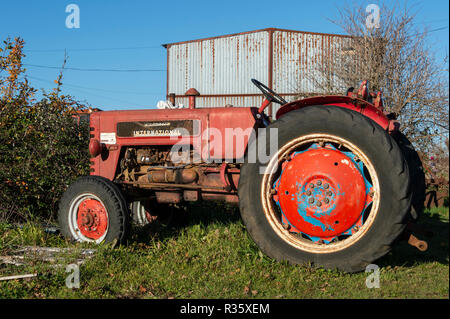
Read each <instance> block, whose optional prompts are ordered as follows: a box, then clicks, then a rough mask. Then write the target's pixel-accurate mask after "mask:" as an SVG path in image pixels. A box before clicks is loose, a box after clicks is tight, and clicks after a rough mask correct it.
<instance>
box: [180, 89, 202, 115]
mask: <svg viewBox="0 0 450 319" xmlns="http://www.w3.org/2000/svg"><path fill="white" fill-rule="evenodd" d="M184 95H187V96H188V97H189V108H190V109H191V110H193V109H195V97H196V96H199V95H200V93H198V91H197V90H196V89H194V88H190V89H189V90H187V91H186V93H184Z"/></svg>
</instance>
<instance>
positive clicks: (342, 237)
mask: <svg viewBox="0 0 450 319" xmlns="http://www.w3.org/2000/svg"><path fill="white" fill-rule="evenodd" d="M266 133H267V134H261V135H260V136H259V137H258V138H257V139H256V141H255V142H254V143H251V144H250V145H249V151H248V154H259V153H258V151H259V149H258V151H257V148H258V147H257V145H258V144H261V143H264V144H265V150H268V149H270V144H271V143H272V140H273V139H272V138H269V135H271V134H277V140H278V150H277V151H276V152H275V154H271V156H270V157H269V158H270V159H269V161H268V162H262V160H261V159H259V158H258V157H256V158H257V161H256V163H251V162H249V158H250V157H249V156H248V157H247V161H246V163H245V164H244V165H243V167H242V170H241V177H240V180H239V201H240V210H241V215H242V219H243V221H244V223H245V225H246V227H247V230H248V231H249V233H250V236H251V237H252V238H253V240H254V241H255V242H256V244H257V245H258V246H259V247H260V249H261V250H262V251H263V252H264V253H266V254H267V255H268V256H270V257H273V258H275V259H277V260H287V261H289V262H291V263H295V264H305V263H309V264H313V265H315V266H321V267H325V268H328V269H333V268H337V269H340V270H343V271H347V272H356V271H361V270H364V269H365V267H366V266H367V265H368V264H370V263H372V262H373V261H374V260H376V259H378V258H380V257H381V256H383V255H385V254H386V253H387V252H388V251H389V250H390V248H391V246H392V244H393V243H394V241H395V240H396V239H397V238H398V237H399V235H400V234H401V233H402V232H403V230H404V228H405V226H406V218H405V216H407V215H408V214H409V212H410V206H411V192H410V185H409V183H410V180H409V172H408V167H407V164H406V162H405V159H404V157H403V155H402V152H401V150H400V149H399V147H398V145H397V143H395V141H394V140H393V139H392V138H391V137H390V136H389V135H388V134H387V133H386V132H385V131H384V130H383V129H382V128H381V127H380V126H378V125H377V124H376V123H374V122H373V121H371V120H370V119H368V118H366V117H364V116H363V115H361V114H359V113H357V112H354V111H351V110H347V109H343V108H339V107H335V106H310V107H306V108H304V109H300V110H296V111H293V112H291V113H289V114H287V115H285V116H283V117H282V118H281V119H279V120H278V121H276V122H274V123H272V124H271V125H270V126H269V127H268V128H267V130H266ZM254 152H255V153H254Z"/></svg>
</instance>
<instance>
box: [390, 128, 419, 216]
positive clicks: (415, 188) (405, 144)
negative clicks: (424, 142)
mask: <svg viewBox="0 0 450 319" xmlns="http://www.w3.org/2000/svg"><path fill="white" fill-rule="evenodd" d="M393 137H394V139H395V140H396V142H397V144H398V146H399V147H400V149H401V151H402V153H403V156H404V157H405V160H406V162H407V163H408V169H409V177H410V180H411V192H412V203H411V219H412V220H413V221H417V219H418V218H419V217H420V216H421V215H422V213H423V210H424V207H425V197H426V196H425V194H426V182H425V172H424V170H423V165H422V161H421V159H420V156H419V154H418V153H417V152H416V150H415V149H414V146H413V145H412V144H411V142H410V141H409V140H408V138H407V137H406V136H405V135H404V134H403V133H401V132H397V133H396V134H395V135H394V136H393Z"/></svg>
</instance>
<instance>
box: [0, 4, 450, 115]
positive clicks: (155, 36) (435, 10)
mask: <svg viewBox="0 0 450 319" xmlns="http://www.w3.org/2000/svg"><path fill="white" fill-rule="evenodd" d="M71 3H74V4H77V5H78V6H79V8H80V28H78V29H68V28H67V27H66V25H65V21H66V17H67V16H68V15H69V13H66V12H65V9H66V6H67V5H69V4H71ZM343 3H344V2H343V1H337V0H321V1H310V0H309V1H303V0H297V1H273V0H272V1H265V0H260V1H242V0H241V1H234V0H228V1H213V0H210V1H176V0H172V1H153V0H148V1H138V0H135V1H133V0H129V1H112V0H110V1H100V0H96V1H94V0H90V1H86V0H69V1H63V0H46V1H44V0H43V1H25V0H16V1H7V2H4V3H2V6H1V11H0V39H1V40H4V39H5V38H6V37H8V36H9V37H12V38H13V37H16V36H20V37H22V38H23V39H24V40H25V41H26V46H25V49H26V52H25V53H26V54H27V56H26V58H25V60H24V63H26V64H28V65H30V64H32V65H44V66H60V65H61V64H62V62H63V58H64V49H67V51H68V55H69V59H68V63H67V65H66V66H67V67H73V68H95V69H157V70H165V69H166V50H165V49H164V48H163V47H162V46H161V44H164V43H171V42H177V41H185V40H192V39H198V38H204V37H210V36H217V35H223V34H229V33H237V32H243V31H250V30H256V29H263V28H269V27H274V28H284V29H293V30H302V31H313V32H323V33H342V31H341V30H340V29H339V27H337V26H336V25H334V24H333V23H331V22H330V21H328V18H333V17H335V16H336V12H337V10H336V7H337V6H342V5H343ZM347 3H348V4H351V3H352V2H347ZM353 3H354V2H353ZM361 3H363V4H369V3H375V4H377V3H378V4H379V1H378V2H377V1H374V0H372V1H364V2H361ZM387 3H389V2H387ZM402 3H403V2H402ZM408 3H409V6H411V7H413V10H414V11H416V12H417V19H416V22H417V25H418V26H419V27H428V28H429V29H430V30H433V29H438V28H442V27H447V28H446V29H444V30H439V31H436V32H433V33H432V34H431V38H430V45H431V46H432V48H433V51H434V52H435V53H436V55H437V56H438V57H443V56H445V55H447V54H448V35H449V29H448V18H449V7H448V1H446V0H432V1H409V2H408ZM58 73H59V70H57V69H51V68H38V67H32V66H27V75H28V77H29V80H30V82H31V84H32V85H33V86H34V87H36V88H39V89H40V88H43V89H45V90H51V88H52V87H54V84H53V83H52V82H53V80H55V79H56V78H57V75H58ZM63 82H64V89H63V92H64V93H67V94H71V95H73V96H75V97H76V98H77V99H78V100H81V101H87V102H89V103H90V104H91V105H92V106H93V107H99V108H101V109H104V110H111V109H142V108H154V107H155V106H156V103H157V102H158V101H159V100H162V99H165V94H166V92H165V90H166V72H165V71H163V72H83V71H75V70H66V71H65V73H64V80H63Z"/></svg>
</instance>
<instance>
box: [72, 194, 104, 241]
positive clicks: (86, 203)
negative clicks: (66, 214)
mask: <svg viewBox="0 0 450 319" xmlns="http://www.w3.org/2000/svg"><path fill="white" fill-rule="evenodd" d="M77 224H78V228H79V229H80V232H81V234H83V236H85V237H87V238H90V239H94V240H97V239H99V238H101V237H102V236H103V235H104V234H105V232H106V229H107V228H108V215H107V213H106V209H105V207H104V206H103V204H102V203H101V202H100V201H98V200H96V199H92V198H89V199H85V200H83V201H82V202H81V203H80V206H79V207H78V212H77Z"/></svg>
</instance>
